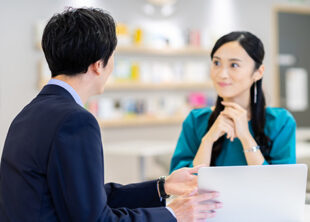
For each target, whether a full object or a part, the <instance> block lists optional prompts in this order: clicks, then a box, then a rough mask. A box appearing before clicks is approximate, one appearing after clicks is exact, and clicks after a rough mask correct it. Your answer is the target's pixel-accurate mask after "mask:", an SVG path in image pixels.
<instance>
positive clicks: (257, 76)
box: [253, 64, 265, 82]
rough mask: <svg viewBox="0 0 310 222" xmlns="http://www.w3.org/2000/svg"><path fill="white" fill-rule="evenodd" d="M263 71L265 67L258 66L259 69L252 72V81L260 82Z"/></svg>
mask: <svg viewBox="0 0 310 222" xmlns="http://www.w3.org/2000/svg"><path fill="white" fill-rule="evenodd" d="M264 71H265V66H264V65H263V64H262V65H260V67H259V68H258V69H257V70H256V71H255V72H254V75H253V79H254V81H255V82H256V81H258V80H260V79H261V78H263V75H264Z"/></svg>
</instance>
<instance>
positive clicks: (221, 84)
mask: <svg viewBox="0 0 310 222" xmlns="http://www.w3.org/2000/svg"><path fill="white" fill-rule="evenodd" d="M217 84H218V85H219V86H220V87H226V86H230V85H231V83H226V82H218V83H217Z"/></svg>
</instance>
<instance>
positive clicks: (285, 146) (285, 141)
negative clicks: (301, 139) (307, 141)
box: [263, 113, 296, 165]
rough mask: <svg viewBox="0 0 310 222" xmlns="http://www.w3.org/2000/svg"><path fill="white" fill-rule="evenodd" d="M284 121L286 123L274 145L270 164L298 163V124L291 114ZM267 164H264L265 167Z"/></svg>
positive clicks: (276, 137)
mask: <svg viewBox="0 0 310 222" xmlns="http://www.w3.org/2000/svg"><path fill="white" fill-rule="evenodd" d="M281 119H282V118H281ZM284 120H285V123H284V124H283V125H282V127H281V128H280V130H279V132H278V134H277V135H276V136H275V138H274V140H273V143H272V149H271V151H270V158H271V160H270V164H294V163H296V122H295V120H294V118H293V116H292V115H291V114H290V113H288V115H287V118H284ZM265 164H268V163H267V161H265V162H264V163H263V165H265Z"/></svg>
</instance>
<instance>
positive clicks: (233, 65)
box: [231, 63, 239, 68]
mask: <svg viewBox="0 0 310 222" xmlns="http://www.w3.org/2000/svg"><path fill="white" fill-rule="evenodd" d="M231 67H233V68H237V67H239V65H238V64H237V63H232V64H231Z"/></svg>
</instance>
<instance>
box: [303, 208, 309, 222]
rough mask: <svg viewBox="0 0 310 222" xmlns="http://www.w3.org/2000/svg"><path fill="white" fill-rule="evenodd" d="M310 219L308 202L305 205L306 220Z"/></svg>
mask: <svg viewBox="0 0 310 222" xmlns="http://www.w3.org/2000/svg"><path fill="white" fill-rule="evenodd" d="M308 221H310V205H309V204H307V205H306V206H305V217H304V222H308Z"/></svg>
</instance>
